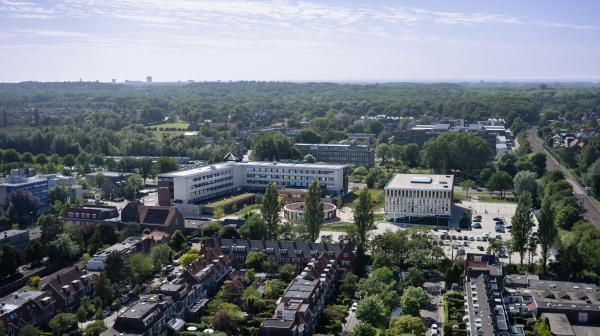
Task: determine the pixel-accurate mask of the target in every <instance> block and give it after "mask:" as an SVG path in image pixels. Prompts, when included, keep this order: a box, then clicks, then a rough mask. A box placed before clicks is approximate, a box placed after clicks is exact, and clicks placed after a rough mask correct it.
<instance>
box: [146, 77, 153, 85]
mask: <svg viewBox="0 0 600 336" xmlns="http://www.w3.org/2000/svg"><path fill="white" fill-rule="evenodd" d="M146 83H148V84H150V83H152V76H146Z"/></svg>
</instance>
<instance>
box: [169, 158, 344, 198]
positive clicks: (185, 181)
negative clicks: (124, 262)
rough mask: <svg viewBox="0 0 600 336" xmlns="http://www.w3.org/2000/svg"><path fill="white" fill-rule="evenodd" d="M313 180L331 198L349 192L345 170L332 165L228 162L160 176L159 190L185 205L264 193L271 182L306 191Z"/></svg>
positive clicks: (282, 186) (281, 186)
mask: <svg viewBox="0 0 600 336" xmlns="http://www.w3.org/2000/svg"><path fill="white" fill-rule="evenodd" d="M313 179H317V180H318V181H319V185H320V186H321V189H323V190H324V191H325V194H327V195H329V196H343V195H344V194H345V193H346V192H347V181H346V178H345V176H344V166H343V165H332V164H312V163H284V162H252V161H250V162H235V161H228V162H225V163H219V164H214V165H208V166H203V167H199V168H194V169H189V170H181V171H175V172H170V173H164V174H160V175H158V180H159V186H164V187H167V188H169V192H170V198H171V200H172V201H175V202H176V203H183V204H198V203H201V202H203V201H205V200H210V199H214V198H217V197H220V196H225V195H230V194H234V193H238V192H242V191H247V192H259V193H261V192H264V190H265V189H266V187H267V185H268V184H269V183H270V182H275V183H277V186H278V188H290V189H293V188H297V189H306V188H307V187H308V185H309V184H310V182H311V181H312V180H313Z"/></svg>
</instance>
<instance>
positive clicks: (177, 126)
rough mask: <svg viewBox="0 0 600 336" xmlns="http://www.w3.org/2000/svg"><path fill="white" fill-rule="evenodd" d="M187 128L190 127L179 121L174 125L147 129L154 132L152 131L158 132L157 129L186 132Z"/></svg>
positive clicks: (162, 125) (155, 126)
mask: <svg viewBox="0 0 600 336" xmlns="http://www.w3.org/2000/svg"><path fill="white" fill-rule="evenodd" d="M189 126H190V124H189V123H187V122H184V121H180V122H176V123H166V124H158V125H152V126H150V127H149V128H150V129H151V130H154V131H158V130H159V129H169V130H181V131H186V130H187V129H188V127H189Z"/></svg>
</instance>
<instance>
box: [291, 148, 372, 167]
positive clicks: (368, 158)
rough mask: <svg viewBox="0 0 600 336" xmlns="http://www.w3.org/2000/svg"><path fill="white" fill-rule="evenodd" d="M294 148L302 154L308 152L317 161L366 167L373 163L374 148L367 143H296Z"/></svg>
mask: <svg viewBox="0 0 600 336" xmlns="http://www.w3.org/2000/svg"><path fill="white" fill-rule="evenodd" d="M296 148H298V150H299V151H300V153H302V155H307V154H310V155H312V156H313V157H314V158H315V159H316V160H317V161H318V162H327V163H333V164H341V165H351V166H363V167H366V168H370V167H373V165H374V164H375V150H374V149H373V147H372V146H369V145H356V144H308V143H298V144H296Z"/></svg>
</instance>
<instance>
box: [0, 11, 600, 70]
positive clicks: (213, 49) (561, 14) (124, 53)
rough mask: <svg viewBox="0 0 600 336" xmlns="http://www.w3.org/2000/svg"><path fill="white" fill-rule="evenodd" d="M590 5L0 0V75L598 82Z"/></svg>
mask: <svg viewBox="0 0 600 336" xmlns="http://www.w3.org/2000/svg"><path fill="white" fill-rule="evenodd" d="M599 19H600V1H592V0H590V1H574V0H572V1H549V0H546V1H538V0H528V1H524V0H519V1H506V0H505V1H500V0H498V1H484V0H453V1H451V0H440V1H426V0H424V1H355V0H347V1H324V0H318V1H317V0H315V1H310V0H308V1H283V0H259V1H239V0H233V1H219V0H206V1H204V0H198V1H191V0H189V1H188V0H162V1H161V0H118V1H116V0H114V1H113V0H54V1H33V0H29V1H22V0H0V81H25V80H40V81H63V80H79V79H80V78H81V79H83V80H100V81H110V79H112V78H116V79H117V80H118V81H123V80H125V79H129V80H143V79H144V78H145V76H146V75H152V76H153V77H154V80H155V81H174V80H188V79H194V80H196V81H202V80H358V81H360V80H381V81H384V80H425V81H427V80H499V79H501V80H525V79H542V80H544V79H547V80H555V79H563V80H577V79H591V80H596V79H600V20H599Z"/></svg>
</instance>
